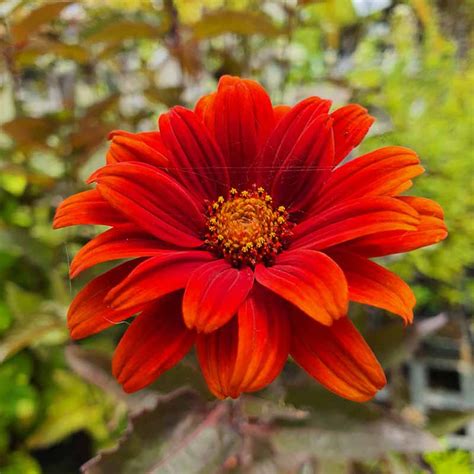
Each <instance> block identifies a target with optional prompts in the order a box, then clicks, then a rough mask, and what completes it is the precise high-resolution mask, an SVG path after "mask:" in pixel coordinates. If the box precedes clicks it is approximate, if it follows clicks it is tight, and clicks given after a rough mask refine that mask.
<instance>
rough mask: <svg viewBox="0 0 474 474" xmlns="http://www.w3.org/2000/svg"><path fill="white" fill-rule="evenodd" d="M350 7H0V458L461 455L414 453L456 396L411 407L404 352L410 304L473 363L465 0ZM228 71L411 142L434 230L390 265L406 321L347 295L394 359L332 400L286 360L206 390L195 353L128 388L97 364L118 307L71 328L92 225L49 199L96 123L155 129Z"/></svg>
mask: <svg viewBox="0 0 474 474" xmlns="http://www.w3.org/2000/svg"><path fill="white" fill-rule="evenodd" d="M363 4H364V2H355V1H354V2H352V1H351V0H327V1H316V0H315V1H311V0H306V1H304V0H300V1H299V2H296V1H283V0H274V1H271V0H266V1H263V2H262V1H252V0H227V1H226V0H208V1H204V2H197V1H193V0H176V1H172V0H162V1H155V2H149V1H138V0H128V1H125V0H104V1H102V2H100V3H99V2H92V1H88V0H85V1H82V2H68V1H66V2H46V1H21V0H18V1H6V2H3V3H2V4H1V5H0V15H2V21H1V24H0V44H1V53H2V56H1V59H2V62H1V68H2V69H1V75H0V81H1V84H0V104H1V107H0V122H1V123H2V133H1V135H0V472H1V473H26V474H29V473H32V474H33V473H38V472H47V473H48V474H49V473H56V472H57V473H61V474H64V473H68V472H77V469H78V467H79V466H80V465H81V464H82V463H84V462H85V461H86V460H87V459H89V458H91V457H92V456H93V455H94V454H95V453H96V452H97V451H98V450H100V449H104V448H110V447H113V446H116V445H117V442H118V441H119V439H120V438H122V441H121V444H120V446H119V447H118V448H116V449H115V451H113V452H112V453H110V454H107V455H104V456H103V457H102V458H100V459H99V458H97V459H96V460H93V461H91V462H90V463H89V464H88V465H87V467H86V468H85V469H86V471H87V472H91V473H95V472H137V469H141V470H142V471H143V472H149V471H150V470H153V472H170V470H172V469H174V470H175V472H213V471H216V472H222V471H226V470H228V471H230V472H234V471H235V472H239V470H240V471H242V470H243V471H244V472H349V470H350V469H352V471H351V472H354V470H355V472H428V471H426V469H427V466H428V465H430V466H431V469H432V470H434V471H435V472H437V473H438V472H439V473H445V472H457V473H463V472H469V470H470V466H469V463H470V458H469V455H468V453H465V452H463V451H455V452H451V451H446V452H441V453H439V452H438V453H432V454H426V455H425V454H424V453H426V452H429V451H436V450H439V449H441V447H442V446H443V444H442V443H443V441H442V436H444V435H445V434H446V433H448V432H451V431H456V430H457V429H458V428H459V427H461V426H463V424H465V423H466V422H467V420H468V419H469V417H470V416H471V414H470V413H468V412H462V413H457V414H453V413H447V414H441V415H440V414H438V415H437V417H430V416H429V414H428V415H426V414H422V413H420V412H418V411H417V409H416V407H414V406H412V405H411V403H410V399H409V397H408V395H407V383H406V379H405V378H404V364H405V363H406V361H407V360H409V359H410V358H412V357H413V354H414V353H415V351H420V347H422V342H421V339H422V337H427V336H429V335H430V334H431V333H432V332H433V329H432V328H431V329H430V326H429V325H425V326H423V325H422V324H423V321H430V320H431V318H430V316H434V315H437V314H439V313H444V314H445V315H447V316H446V317H443V318H444V319H443V318H442V319H438V321H441V323H440V324H435V329H436V330H437V334H438V335H440V334H441V335H442V336H449V337H450V338H451V339H450V340H453V341H455V343H456V344H458V345H459V348H460V356H459V357H460V358H461V361H462V363H465V364H470V363H472V359H471V357H472V336H470V334H472V323H470V322H469V320H468V318H467V315H468V314H470V312H472V294H473V290H474V284H473V280H472V267H473V261H474V250H473V248H472V245H470V236H471V235H472V234H473V233H474V232H473V231H474V229H473V222H474V219H473V217H474V216H473V215H472V206H473V202H472V200H473V193H472V184H473V183H472V176H474V169H473V168H474V156H473V151H472V150H473V143H472V140H473V136H474V134H473V125H474V124H473V121H472V116H471V114H472V112H471V111H472V110H473V105H474V103H473V102H474V96H473V94H472V85H473V76H474V69H473V67H472V60H471V59H472V58H471V57H470V53H469V48H470V44H469V41H470V36H469V31H470V28H471V26H472V11H474V10H473V8H472V6H473V5H472V2H471V1H469V0H466V1H461V0H456V1H453V2H443V1H438V2H434V1H433V2H430V1H428V0H411V1H387V2H383V1H381V2H372V3H370V2H365V5H366V7H365V8H366V9H365V10H364V9H363V7H361V5H363ZM374 5H375V7H377V5H379V6H380V8H373V11H372V10H370V9H369V10H367V7H373V6H374ZM222 74H237V75H242V76H248V77H252V78H255V79H257V80H259V81H261V82H262V83H263V84H264V85H265V87H266V88H267V89H269V90H270V92H271V96H272V97H273V98H274V100H275V101H278V102H281V103H294V102H295V101H297V100H298V99H300V98H303V97H306V96H308V95H312V94H314V95H321V96H328V97H330V98H332V99H333V100H334V101H335V104H336V105H341V104H343V103H346V102H349V101H356V102H360V103H362V104H364V105H365V106H367V107H368V108H369V109H370V111H371V112H372V113H373V114H374V115H375V116H376V117H377V119H378V122H377V125H376V126H375V127H374V130H373V131H372V134H371V136H370V138H369V139H368V140H366V142H364V144H363V146H362V147H361V149H360V150H358V151H359V152H364V151H368V150H372V149H375V148H378V147H380V146H384V145H387V144H395V145H404V146H408V147H411V148H413V149H415V150H417V152H418V153H419V154H420V156H421V158H422V161H423V164H424V166H425V168H426V174H425V175H424V177H422V178H420V179H418V180H417V183H416V185H415V188H414V192H415V194H418V193H419V194H420V195H423V196H427V197H431V198H433V199H435V200H436V201H438V202H440V203H441V204H442V206H443V208H444V209H445V212H446V220H447V224H448V228H449V229H450V237H449V238H448V240H447V241H446V242H444V243H443V244H441V245H439V246H436V247H433V248H430V249H423V250H420V251H416V252H413V253H412V254H409V255H406V256H403V257H396V258H393V259H392V260H391V261H390V262H388V263H389V264H390V265H391V266H392V268H393V269H394V270H395V271H397V272H398V273H399V274H400V275H401V276H403V277H404V278H405V279H407V280H408V281H410V282H411V284H412V285H413V286H414V288H415V290H416V293H417V297H418V302H419V303H418V306H417V320H418V321H420V322H421V325H420V324H419V325H418V326H417V327H415V328H411V329H408V330H404V329H403V328H401V327H400V326H399V325H398V321H393V322H392V321H389V322H388V323H387V324H383V321H382V318H381V317H380V316H381V314H380V313H381V312H379V311H373V312H370V314H369V313H363V312H362V309H361V308H359V307H356V306H354V308H353V313H354V317H355V318H356V319H357V321H358V323H359V325H360V326H361V327H362V328H364V329H365V331H366V333H367V334H368V337H369V338H371V339H372V340H373V343H374V347H375V348H376V352H377V355H378V356H379V357H380V358H381V360H383V361H384V362H385V365H386V367H387V368H388V370H389V374H390V376H391V386H390V387H391V390H390V393H389V394H388V396H387V397H383V398H382V400H381V401H380V402H379V403H378V404H368V405H363V406H361V405H355V404H352V403H350V402H345V401H341V400H336V399H335V398H334V397H333V396H332V395H330V394H327V393H324V392H323V391H322V390H319V389H318V388H317V387H315V386H314V385H313V383H312V382H311V383H308V380H307V379H306V378H304V377H302V376H301V375H297V374H296V371H293V367H292V366H291V365H290V366H289V367H288V368H287V370H286V372H285V373H284V374H283V376H281V377H280V378H279V380H278V381H277V382H276V383H274V384H273V385H272V386H271V387H270V388H269V389H268V390H266V391H265V392H263V393H259V394H257V395H256V396H253V397H245V398H243V399H242V400H241V401H240V402H237V403H230V402H229V403H222V404H217V405H215V404H213V403H209V394H208V393H207V391H206V389H205V388H204V385H203V382H202V380H201V379H200V376H199V374H198V372H197V371H196V370H195V360H194V358H193V357H190V358H189V359H187V360H186V361H185V363H184V364H182V365H181V366H179V367H177V368H176V369H174V370H173V371H171V372H170V373H169V374H167V375H165V376H164V377H163V378H162V379H161V380H160V381H159V382H158V383H156V384H155V385H154V386H153V387H152V389H151V390H148V391H143V392H140V393H138V394H135V395H132V396H125V395H124V394H123V393H122V392H121V390H120V388H119V387H118V386H117V385H116V384H115V382H114V381H113V380H112V379H111V378H110V376H109V375H108V374H109V369H108V368H107V366H108V364H109V360H110V359H109V358H110V354H111V352H112V350H113V347H114V345H115V341H116V340H117V339H118V338H119V337H120V335H121V333H122V330H123V327H122V325H118V326H117V327H115V328H113V329H112V330H109V331H108V332H106V334H104V335H98V336H95V337H93V338H90V339H88V340H86V341H83V342H81V343H80V344H78V345H70V344H69V342H68V341H69V340H68V334H67V331H66V325H65V314H66V310H67V306H68V304H69V302H70V300H71V298H72V294H74V293H75V292H76V291H77V290H78V289H79V288H80V287H81V286H82V284H83V283H84V281H85V278H89V277H90V275H89V276H87V275H86V276H85V277H84V278H80V279H78V281H76V280H74V281H72V282H71V281H69V279H68V277H67V272H68V263H69V261H70V259H71V256H72V255H73V254H74V253H75V252H76V251H77V249H78V248H79V247H80V246H81V245H82V244H83V243H84V242H86V241H87V240H88V239H89V238H90V237H91V236H92V235H93V234H92V233H91V231H90V230H89V229H85V228H78V229H66V230H62V231H53V230H52V229H51V218H52V215H53V212H54V209H55V207H56V206H57V204H58V203H59V202H60V201H61V200H62V199H63V198H64V197H66V196H68V195H70V194H73V193H74V192H77V191H78V190H81V189H83V188H84V184H83V182H84V178H85V177H86V176H88V174H89V173H90V171H91V170H93V169H95V168H96V167H97V166H99V165H100V164H101V163H102V162H103V160H104V156H105V151H106V147H107V143H106V137H107V134H108V132H109V131H111V130H113V129H116V128H122V129H126V130H130V131H132V130H137V131H138V130H147V129H153V128H155V127H156V119H157V116H158V115H159V113H160V112H162V111H164V110H165V109H167V108H168V107H170V106H173V105H176V104H184V105H188V106H192V105H193V104H194V101H195V100H196V99H197V98H198V97H199V96H200V95H202V94H203V93H206V92H209V91H210V90H211V89H212V88H213V87H214V86H215V83H216V80H217V79H218V77H219V76H220V75H222ZM470 191H471V192H470ZM470 325H471V327H470ZM441 326H443V327H442V328H441ZM185 387H188V388H190V389H193V391H189V390H188V389H186V388H185ZM124 433H125V435H124ZM189 433H190V434H191V435H190V436H187V435H186V434H189ZM440 437H441V438H440ZM400 439H401V440H402V442H400V441H399V440H400ZM439 439H441V444H440V442H439ZM359 443H360V444H359ZM334 446H337V447H338V449H337V451H334V449H333V447H334ZM368 446H370V447H371V448H370V449H368ZM423 456H424V457H423ZM160 459H161V460H162V459H166V461H165V462H163V461H160ZM131 460H135V461H131ZM134 462H135V463H138V464H133V463H134ZM318 469H319V471H318Z"/></svg>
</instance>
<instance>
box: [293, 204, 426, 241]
mask: <svg viewBox="0 0 474 474" xmlns="http://www.w3.org/2000/svg"><path fill="white" fill-rule="evenodd" d="M419 222H420V220H419V216H418V212H417V211H416V210H415V209H414V208H413V207H412V206H409V205H408V204H405V203H403V202H402V201H400V200H399V199H396V198H392V197H378V196H377V197H362V198H358V199H352V200H349V201H343V202H341V203H338V204H337V205H335V206H334V207H331V208H329V209H327V210H325V211H323V212H321V213H320V214H316V215H313V216H312V217H310V218H308V219H306V220H304V221H303V222H302V223H301V224H299V225H297V226H296V227H295V228H294V229H293V242H292V244H291V246H292V248H302V247H304V248H311V249H314V250H321V249H324V248H327V247H331V246H334V245H338V244H342V243H344V242H347V241H350V240H353V239H356V238H359V237H362V236H365V235H370V234H375V233H377V232H383V231H391V230H403V231H410V230H416V228H417V225H418V224H419Z"/></svg>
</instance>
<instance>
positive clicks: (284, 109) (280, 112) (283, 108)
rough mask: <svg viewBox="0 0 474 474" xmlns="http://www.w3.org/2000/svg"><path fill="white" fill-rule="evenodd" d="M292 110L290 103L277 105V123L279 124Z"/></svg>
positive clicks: (275, 111)
mask: <svg viewBox="0 0 474 474" xmlns="http://www.w3.org/2000/svg"><path fill="white" fill-rule="evenodd" d="M290 110H291V107H290V106H289V105H275V107H273V115H274V117H275V124H277V123H278V122H279V121H280V120H281V119H282V118H283V117H284V116H285V115H286V114H287V113H288V112H289V111H290Z"/></svg>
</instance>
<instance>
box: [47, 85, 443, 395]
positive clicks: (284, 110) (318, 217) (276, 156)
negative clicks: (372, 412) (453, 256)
mask: <svg viewBox="0 0 474 474" xmlns="http://www.w3.org/2000/svg"><path fill="white" fill-rule="evenodd" d="M330 106H331V103H330V102H329V101H327V100H323V99H320V98H319V97H310V98H308V99H305V100H303V101H301V102H299V103H298V104H296V105H295V106H293V107H289V106H278V107H273V106H272V104H271V102H270V99H269V97H268V95H267V93H266V92H265V90H264V89H263V88H262V87H261V86H260V85H258V84H257V83H255V82H253V81H250V80H242V79H239V78H234V77H228V76H226V77H223V78H222V79H221V80H220V82H219V86H218V89H217V91H216V92H215V93H213V94H210V95H208V96H205V97H203V98H202V99H201V100H199V102H198V103H197V105H196V107H195V109H194V111H191V110H188V109H186V108H183V107H174V108H173V109H171V110H170V111H169V112H168V113H166V114H163V115H162V116H161V117H160V118H159V131H153V132H146V133H137V134H132V133H127V132H123V131H117V132H114V133H112V134H111V137H110V138H111V141H112V143H111V146H110V150H109V152H108V154H107V164H106V165H105V166H104V167H102V168H100V169H99V170H97V171H96V172H95V173H93V175H92V176H91V178H90V180H89V182H90V183H95V188H93V189H91V190H89V191H84V192H82V193H79V194H77V195H74V196H72V197H70V198H68V199H66V200H65V201H64V202H63V203H62V204H61V205H60V206H59V208H58V210H57V212H56V216H55V221H54V225H55V227H64V226H68V225H76V224H102V225H107V226H110V227H111V228H110V229H109V230H107V231H105V232H104V233H102V234H100V235H99V236H97V237H96V238H94V239H93V240H91V241H90V242H89V243H88V244H86V245H85V246H84V247H83V248H82V249H81V250H80V251H79V252H78V254H77V255H76V256H75V258H74V260H73V262H72V264H71V269H70V272H71V277H75V276H76V275H78V274H79V273H80V272H82V271H83V270H85V269H87V268H89V267H91V266H93V265H96V264H98V263H101V262H105V261H109V260H125V263H121V264H119V265H118V266H116V267H114V268H113V269H112V270H109V271H108V272H106V273H104V274H102V275H100V276H99V277H97V278H95V279H93V280H92V281H91V282H90V283H89V284H87V285H86V286H85V287H84V288H83V289H82V290H81V291H80V292H79V294H78V295H77V296H76V298H75V299H74V301H73V302H72V304H71V307H70V309H69V314H68V324H69V328H70V331H71V335H72V337H73V338H82V337H86V336H89V335H91V334H94V333H97V332H98V331H101V330H103V329H105V328H107V327H109V326H111V325H113V324H114V323H117V322H120V321H122V320H125V319H127V318H129V317H131V316H134V315H136V317H135V319H134V320H133V322H132V324H131V325H130V327H129V328H128V329H127V331H126V332H125V335H124V336H123V338H122V340H121V341H120V343H119V345H118V347H117V350H116V352H115V355H114V359H113V372H114V374H115V376H116V377H117V379H118V381H119V382H120V383H121V384H122V385H123V387H124V389H125V390H126V391H127V392H133V391H135V390H139V389H141V388H143V387H145V386H146V385H148V384H150V383H151V382H153V381H154V380H155V379H156V378H157V377H159V376H160V374H162V373H163V372H164V371H166V370H168V369H169V368H171V367H173V366H174V365H175V364H177V363H178V362H179V361H180V360H181V359H182V357H183V356H184V355H185V354H186V353H187V352H188V351H189V350H190V349H191V348H192V347H193V346H194V345H195V346H196V349H197V355H198V359H199V363H200V366H201V369H202V372H203V374H204V377H205V379H206V381H207V383H208V386H209V388H210V390H211V391H212V392H213V393H214V394H215V395H216V396H217V397H219V398H224V397H228V396H229V397H238V396H239V395H240V394H241V393H243V392H252V391H256V390H259V389H262V388H263V387H265V386H266V385H268V384H269V383H270V382H271V381H272V380H273V379H274V378H275V377H277V375H278V374H279V373H280V372H281V370H282V368H283V366H284V364H285V362H286V360H287V358H288V355H290V356H291V357H292V358H293V359H294V360H295V361H296V363H298V364H299V365H300V366H301V367H302V368H303V369H305V370H306V371H307V372H308V373H309V374H310V375H311V376H312V377H314V378H315V379H316V380H318V381H319V382H320V383H321V384H322V385H324V386H325V387H327V388H328V389H329V390H331V391H333V392H335V393H337V394H338V395H340V396H342V397H345V398H349V399H351V400H356V401H364V400H368V399H370V398H372V397H373V396H374V394H375V393H376V392H377V390H379V389H380V388H382V387H383V386H384V384H385V376H384V373H383V371H382V369H381V367H380V365H379V363H378V362H377V360H376V358H375V356H374V354H373V353H372V351H371V350H370V348H369V347H368V346H367V344H366V343H365V341H364V340H363V338H362V337H361V335H360V334H359V333H358V331H357V330H356V329H355V327H354V326H353V324H352V323H351V322H350V320H349V318H348V317H347V309H348V304H349V301H356V302H359V303H365V304H368V305H372V306H375V307H378V308H382V309H385V310H387V311H390V312H393V313H395V314H397V315H399V316H400V317H401V318H402V319H403V320H404V321H405V323H410V322H411V321H412V319H413V307H414V305H415V298H414V295H413V293H412V292H411V290H410V288H409V287H408V285H407V284H406V283H404V282H403V281H402V280H401V279H400V278H399V277H397V276H396V275H394V274H393V273H391V272H390V271H388V270H386V269H384V268H383V267H381V266H380V265H379V264H377V263H374V262H373V261H371V260H370V258H372V257H379V256H383V255H389V254H394V253H400V252H406V251H409V250H413V249H416V248H419V247H423V246H426V245H430V244H433V243H435V242H438V241H440V240H442V239H444V238H445V237H446V235H447V233H446V227H445V224H444V222H443V213H442V210H441V208H440V207H439V206H438V205H437V204H436V203H435V202H433V201H430V200H428V199H424V198H418V197H408V196H401V193H402V192H404V191H406V190H407V189H408V188H409V187H410V186H411V184H412V181H411V180H412V179H413V178H414V177H416V176H417V175H419V174H421V173H422V172H423V168H422V167H421V166H420V163H419V159H418V157H417V155H416V154H415V153H414V152H413V151H411V150H408V149H406V148H401V147H387V148H382V149H379V150H376V151H374V152H372V153H368V154H366V155H363V156H360V157H359V158H356V159H353V160H351V161H349V162H348V163H347V164H341V162H342V161H343V160H344V158H345V157H346V156H347V155H348V154H349V153H350V151H351V150H352V149H353V148H354V147H356V146H357V145H358V144H359V143H360V141H361V140H362V139H363V137H364V136H365V135H366V133H367V131H368V130H369V128H370V126H371V124H372V122H373V118H372V117H371V116H370V115H368V113H367V111H366V110H365V109H364V108H362V107H360V106H358V105H348V106H345V107H342V108H340V109H338V110H335V111H334V112H330Z"/></svg>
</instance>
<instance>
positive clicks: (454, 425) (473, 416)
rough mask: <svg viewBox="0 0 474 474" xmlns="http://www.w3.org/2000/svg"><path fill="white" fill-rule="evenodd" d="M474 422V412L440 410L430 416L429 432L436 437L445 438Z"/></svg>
mask: <svg viewBox="0 0 474 474" xmlns="http://www.w3.org/2000/svg"><path fill="white" fill-rule="evenodd" d="M472 420H474V411H471V412H464V413H463V412H459V411H453V410H440V411H436V412H434V413H432V414H430V417H429V421H428V425H427V427H426V428H427V430H428V431H430V432H431V433H433V434H434V435H435V436H445V435H447V434H450V433H454V432H455V431H457V430H459V429H461V428H462V427H463V426H466V425H467V424H468V423H469V422H470V421H472Z"/></svg>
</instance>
